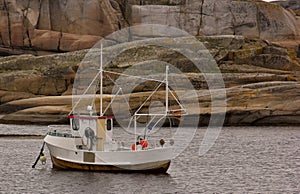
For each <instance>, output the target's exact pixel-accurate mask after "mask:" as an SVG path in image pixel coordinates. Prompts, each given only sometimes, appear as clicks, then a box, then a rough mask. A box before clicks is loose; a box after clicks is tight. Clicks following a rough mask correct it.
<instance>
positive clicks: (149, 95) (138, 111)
mask: <svg viewBox="0 0 300 194" xmlns="http://www.w3.org/2000/svg"><path fill="white" fill-rule="evenodd" d="M164 81H165V80H164ZM164 81H163V82H161V83H160V84H159V85H158V86H157V87H156V89H155V90H154V91H153V92H152V93H151V94H150V95H149V96H148V98H147V99H146V100H145V101H144V102H143V104H142V105H141V106H140V107H139V108H138V110H137V111H135V113H134V114H136V113H138V112H139V111H140V110H141V109H142V107H143V106H144V105H145V104H146V102H147V101H148V100H149V99H150V98H151V97H152V96H153V95H154V93H155V92H157V90H158V89H159V88H160V86H161V85H162V84H163V83H164Z"/></svg>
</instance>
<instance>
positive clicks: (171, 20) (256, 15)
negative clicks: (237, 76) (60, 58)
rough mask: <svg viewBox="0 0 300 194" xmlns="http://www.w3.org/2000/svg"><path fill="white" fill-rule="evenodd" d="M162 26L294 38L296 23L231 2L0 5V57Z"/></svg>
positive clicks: (5, 1)
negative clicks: (142, 26)
mask: <svg viewBox="0 0 300 194" xmlns="http://www.w3.org/2000/svg"><path fill="white" fill-rule="evenodd" d="M141 23H155V24H165V25H171V26H174V27H178V28H180V29H183V30H186V31H187V32H188V33H190V34H192V35H207V36H209V35H243V36H248V37H252V38H253V37H255V38H262V39H268V40H272V41H273V40H277V41H278V40H287V39H288V40H290V39H297V38H298V37H299V26H300V23H299V17H298V16H296V15H295V13H293V12H292V11H289V10H286V9H284V8H282V7H280V6H278V5H274V4H270V3H265V2H256V1H235V0H223V1H219V0H200V1H199V0H155V1H147V0H90V1H84V0H78V1H67V0H51V1H50V0H1V1H0V26H1V28H0V53H1V54H2V55H7V54H24V53H27V54H34V55H43V54H49V53H53V52H65V51H75V50H81V49H86V48H90V47H92V46H93V45H94V44H95V43H96V42H97V41H98V40H100V39H101V38H102V37H105V36H106V35H108V34H111V33H112V32H115V31H117V30H119V29H123V28H125V27H127V26H129V25H137V24H141Z"/></svg>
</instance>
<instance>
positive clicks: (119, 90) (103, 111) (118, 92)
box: [103, 88, 122, 115]
mask: <svg viewBox="0 0 300 194" xmlns="http://www.w3.org/2000/svg"><path fill="white" fill-rule="evenodd" d="M121 90H122V89H121V88H119V90H118V92H117V93H116V94H115V96H114V97H113V98H112V99H111V101H110V103H109V104H108V105H107V107H106V108H105V110H104V111H103V115H104V114H105V113H106V111H107V110H108V108H109V107H110V105H111V104H112V103H113V101H114V99H115V98H116V96H118V94H119V93H120V91H121Z"/></svg>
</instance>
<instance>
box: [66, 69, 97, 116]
mask: <svg viewBox="0 0 300 194" xmlns="http://www.w3.org/2000/svg"><path fill="white" fill-rule="evenodd" d="M100 73H101V71H99V72H98V73H97V75H96V76H95V77H94V79H93V80H92V82H91V83H90V85H89V86H88V87H87V89H86V90H85V91H84V93H83V94H81V95H80V98H79V100H78V101H77V102H76V104H75V105H74V106H73V108H72V110H71V111H70V112H69V115H70V114H71V112H73V111H74V109H75V108H76V106H77V105H78V104H79V102H80V101H81V99H82V97H83V96H84V95H86V93H87V91H88V90H89V89H90V87H91V86H92V85H93V83H94V81H95V80H96V79H97V77H98V76H99V74H100Z"/></svg>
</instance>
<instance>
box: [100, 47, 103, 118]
mask: <svg viewBox="0 0 300 194" xmlns="http://www.w3.org/2000/svg"><path fill="white" fill-rule="evenodd" d="M102 54H103V45H102V43H101V55H100V116H103V56H102Z"/></svg>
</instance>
